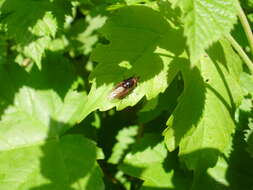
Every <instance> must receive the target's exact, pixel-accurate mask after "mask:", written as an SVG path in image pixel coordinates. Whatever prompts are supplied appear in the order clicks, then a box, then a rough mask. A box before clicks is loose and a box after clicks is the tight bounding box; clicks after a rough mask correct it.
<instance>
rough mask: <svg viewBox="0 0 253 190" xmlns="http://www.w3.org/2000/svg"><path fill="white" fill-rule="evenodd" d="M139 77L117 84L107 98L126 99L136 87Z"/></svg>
mask: <svg viewBox="0 0 253 190" xmlns="http://www.w3.org/2000/svg"><path fill="white" fill-rule="evenodd" d="M138 80H139V77H130V78H128V79H126V80H124V81H122V82H120V83H119V84H117V85H116V86H115V87H114V89H113V90H112V92H111V93H110V94H109V96H108V98H109V99H110V100H112V99H123V98H124V97H126V96H127V95H128V94H129V93H130V92H131V91H132V90H133V89H134V88H135V87H136V86H137V82H138Z"/></svg>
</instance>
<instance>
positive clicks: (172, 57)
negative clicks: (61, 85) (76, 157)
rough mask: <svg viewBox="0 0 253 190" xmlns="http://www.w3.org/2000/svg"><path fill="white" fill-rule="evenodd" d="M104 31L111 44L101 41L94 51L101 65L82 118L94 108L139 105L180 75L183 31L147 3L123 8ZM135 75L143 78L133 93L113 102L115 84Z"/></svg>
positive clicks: (95, 76) (96, 60) (96, 59)
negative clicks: (145, 98)
mask: <svg viewBox="0 0 253 190" xmlns="http://www.w3.org/2000/svg"><path fill="white" fill-rule="evenodd" d="M101 32H102V34H103V35H104V36H105V37H106V39H108V40H109V44H99V45H98V46H97V47H96V49H95V50H94V51H93V52H92V60H93V61H95V62H98V63H99V64H98V66H97V67H96V68H95V69H94V70H93V71H92V73H91V75H90V80H91V81H92V87H91V90H90V92H89V95H88V103H87V104H86V106H85V107H84V109H83V111H82V116H81V118H80V120H82V119H83V118H84V117H85V116H86V115H87V114H89V113H90V112H91V111H92V110H96V109H100V110H108V109H110V108H112V107H114V106H116V107H117V109H118V110H121V109H123V108H125V107H127V106H133V105H135V104H136V103H137V102H138V101H139V100H140V99H141V98H142V97H143V96H146V97H147V99H148V100H149V99H152V98H154V97H156V96H157V95H158V94H159V93H161V92H164V91H165V89H166V88H167V87H168V85H169V84H170V82H171V81H172V79H173V78H174V76H175V75H176V74H177V71H178V69H177V67H176V65H177V64H178V63H179V62H180V60H179V58H178V57H179V56H180V55H181V54H182V53H183V51H184V39H183V37H182V30H181V29H180V28H179V29H176V28H175V27H174V28H173V27H172V26H171V25H170V24H169V22H167V21H166V20H165V19H164V18H163V17H162V15H160V14H159V12H156V11H154V10H152V9H151V8H148V7H145V6H129V7H124V8H122V9H119V10H118V11H117V12H115V14H114V15H113V16H112V17H111V18H109V19H108V20H107V22H106V24H105V25H104V27H103V28H102V30H101ZM172 62H173V63H174V64H172ZM173 65H174V66H173ZM132 76H136V77H140V80H139V82H138V85H137V87H136V88H135V89H134V90H133V91H132V93H130V94H129V95H128V96H127V97H125V98H124V99H122V100H115V101H110V100H109V99H108V96H109V94H110V92H111V91H112V89H113V87H114V86H115V85H116V84H117V83H119V82H121V81H123V80H124V79H127V78H129V77H132Z"/></svg>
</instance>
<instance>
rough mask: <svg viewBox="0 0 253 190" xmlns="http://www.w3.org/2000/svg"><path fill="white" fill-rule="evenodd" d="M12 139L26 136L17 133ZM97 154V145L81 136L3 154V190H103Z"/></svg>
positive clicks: (0, 173)
mask: <svg viewBox="0 0 253 190" xmlns="http://www.w3.org/2000/svg"><path fill="white" fill-rule="evenodd" d="M33 127H34V128H36V127H37V126H36V125H34V126H33ZM1 129H2V128H1ZM12 135H14V136H16V137H17V136H19V135H22V134H18V133H15V131H13V134H12ZM31 137H32V136H31ZM24 140H25V139H24ZM96 154H97V153H96V146H95V144H94V143H93V142H92V141H90V140H88V139H86V138H84V137H82V136H80V135H66V136H63V137H62V138H52V139H48V140H47V141H44V142H40V143H39V144H36V145H32V144H29V145H27V146H26V147H20V148H17V147H13V149H9V150H6V151H3V150H2V151H1V154H0V161H1V164H0V181H1V183H0V189H9V190H27V189H30V190H37V189H45V190H46V189H54V190H62V189H69V190H70V189H72V190H74V189H76V190H79V189H87V190H94V189H96V190H103V189H104V185H103V181H102V173H101V170H100V168H99V166H98V164H97V163H96Z"/></svg>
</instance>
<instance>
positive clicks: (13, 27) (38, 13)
mask: <svg viewBox="0 0 253 190" xmlns="http://www.w3.org/2000/svg"><path fill="white" fill-rule="evenodd" d="M67 14H71V2H70V1H68V0H54V1H34V0H24V1H22V2H21V1H19V0H13V1H11V2H10V1H4V3H3V4H2V5H1V15H2V22H3V23H4V24H5V25H6V28H7V34H8V35H9V37H11V38H14V40H15V41H16V42H17V44H18V46H20V51H21V52H22V53H24V55H25V56H27V57H29V58H31V59H32V60H33V61H35V63H36V64H37V65H38V67H39V68H41V60H42V55H43V54H44V51H45V49H46V48H47V47H48V46H49V42H50V40H51V39H52V38H54V37H55V35H56V32H57V31H58V30H59V28H60V29H61V30H62V29H63V23H64V21H65V15H67Z"/></svg>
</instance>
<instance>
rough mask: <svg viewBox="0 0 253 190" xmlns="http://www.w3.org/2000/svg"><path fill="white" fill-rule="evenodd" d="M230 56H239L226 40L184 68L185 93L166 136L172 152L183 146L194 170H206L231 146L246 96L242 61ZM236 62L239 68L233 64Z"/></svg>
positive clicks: (189, 165) (184, 154)
mask: <svg viewBox="0 0 253 190" xmlns="http://www.w3.org/2000/svg"><path fill="white" fill-rule="evenodd" d="M221 50H222V51H221ZM217 52H225V53H226V54H227V55H226V54H225V53H223V54H221V53H219V54H217ZM229 56H231V57H237V58H238V56H237V55H236V54H235V53H234V52H233V49H232V48H231V47H230V46H229V45H228V43H227V42H226V41H222V42H221V43H217V44H215V45H214V46H213V47H212V48H211V49H210V50H209V52H208V55H207V56H206V57H204V58H202V59H201V62H200V64H199V65H198V66H196V67H194V68H193V69H190V68H185V69H184V70H183V77H184V81H185V88H184V92H183V94H182V96H181V98H180V100H179V103H178V105H177V107H176V109H175V111H174V113H173V114H172V116H171V117H170V118H169V120H168V122H167V125H168V128H167V129H166V131H165V132H164V135H165V141H166V144H167V146H168V149H169V150H170V151H172V150H174V149H175V148H176V147H177V146H178V145H179V154H180V155H181V157H182V159H183V160H184V161H185V162H186V164H187V166H188V167H189V168H190V169H200V170H204V169H206V168H208V167H210V166H213V165H215V163H216V161H217V159H218V155H219V154H221V153H224V154H226V153H227V152H228V150H229V148H230V147H231V140H232V139H231V134H232V133H233V132H234V129H235V124H234V121H233V113H234V111H235V106H236V105H238V104H239V102H240V100H241V97H242V91H241V89H240V86H239V80H238V78H239V76H237V75H240V70H242V68H241V65H242V62H241V61H240V59H232V60H233V61H236V60H237V62H236V63H234V62H231V57H230V58H229ZM235 64H237V69H235V68H233V67H232V66H233V65H235ZM235 71H237V72H235ZM235 73H237V74H235ZM235 76H237V77H235Z"/></svg>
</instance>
